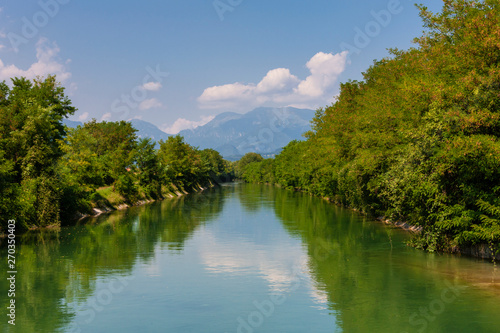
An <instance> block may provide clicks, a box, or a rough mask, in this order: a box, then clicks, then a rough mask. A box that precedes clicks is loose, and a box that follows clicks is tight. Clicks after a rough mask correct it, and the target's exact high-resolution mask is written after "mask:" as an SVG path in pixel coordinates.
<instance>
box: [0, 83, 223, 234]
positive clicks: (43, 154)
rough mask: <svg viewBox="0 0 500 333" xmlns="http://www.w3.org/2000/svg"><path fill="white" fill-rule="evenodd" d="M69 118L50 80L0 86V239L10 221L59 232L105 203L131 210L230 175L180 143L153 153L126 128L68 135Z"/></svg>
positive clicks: (210, 156) (210, 154) (217, 159)
mask: <svg viewBox="0 0 500 333" xmlns="http://www.w3.org/2000/svg"><path fill="white" fill-rule="evenodd" d="M75 110H76V109H75V108H74V107H73V106H71V101H70V100H69V99H68V98H67V97H66V96H65V95H64V88H63V87H61V86H60V85H59V84H58V83H57V82H56V79H55V77H53V76H49V77H48V78H46V79H36V80H33V81H29V80H27V79H25V78H14V79H12V87H9V86H8V85H7V84H6V83H5V82H2V83H0V234H1V233H2V232H5V228H6V225H7V221H8V220H9V219H15V220H16V221H17V225H18V227H17V230H19V231H21V230H23V229H24V230H26V229H29V228H32V227H39V226H49V225H59V224H60V223H61V221H68V220H69V219H71V218H73V217H75V214H76V213H77V212H79V213H87V212H89V211H90V210H91V208H92V207H96V206H102V205H105V206H111V205H112V204H113V202H110V200H108V199H110V198H115V199H116V201H117V202H118V203H128V204H134V203H136V202H137V201H139V200H145V199H158V198H161V197H163V196H165V195H166V194H168V193H172V192H177V191H190V190H193V189H195V188H196V187H198V186H202V185H207V184H209V183H214V182H220V181H224V180H227V179H230V177H231V175H232V171H231V168H232V166H231V164H230V163H229V162H227V161H225V160H223V159H222V156H221V155H220V154H219V153H218V152H216V151H214V150H211V149H206V150H201V151H200V150H198V149H197V148H195V147H192V146H190V145H189V144H187V143H185V142H184V140H183V138H182V137H180V136H174V137H169V138H168V140H167V141H160V142H159V143H160V149H159V150H156V149H155V143H154V142H152V141H151V140H149V139H140V140H139V139H138V138H137V136H136V129H134V128H133V127H132V125H131V124H130V123H129V122H125V121H120V122H106V121H104V122H100V123H99V122H96V121H95V120H92V121H91V122H88V123H86V124H84V125H83V126H78V127H77V128H75V129H68V128H66V127H65V126H64V125H63V122H62V120H63V119H64V118H66V117H68V116H70V115H72V114H73V113H74V112H75ZM228 177H229V178H228Z"/></svg>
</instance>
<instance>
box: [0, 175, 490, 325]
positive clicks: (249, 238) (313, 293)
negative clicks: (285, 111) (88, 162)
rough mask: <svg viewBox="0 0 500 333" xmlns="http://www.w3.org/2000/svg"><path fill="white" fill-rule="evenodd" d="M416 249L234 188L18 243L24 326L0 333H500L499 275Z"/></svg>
mask: <svg viewBox="0 0 500 333" xmlns="http://www.w3.org/2000/svg"><path fill="white" fill-rule="evenodd" d="M407 237H408V235H407V234H406V233H405V232H403V231H401V230H398V229H394V228H391V227H388V226H385V225H381V224H379V223H377V222H373V221H371V220H369V219H367V218H364V217H361V216H359V215H357V214H356V213H353V212H351V211H348V210H344V209H341V208H338V207H336V206H333V205H331V204H328V203H327V202H325V201H323V200H321V199H317V198H313V197H310V196H307V195H304V194H301V193H293V192H289V191H284V190H280V189H276V188H273V187H269V186H259V185H245V184H231V185H227V186H223V187H222V188H220V189H212V190H208V191H205V192H203V193H200V194H194V195H188V196H185V197H181V198H177V199H172V200H165V201H163V202H159V203H154V204H150V205H147V206H143V207H135V208H132V209H129V210H127V211H121V212H115V213H113V214H110V215H106V216H102V217H99V218H97V219H92V220H89V221H86V223H82V224H81V225H78V226H74V227H65V228H62V229H61V231H52V232H43V233H35V234H30V235H26V236H23V237H22V238H18V241H19V242H20V243H22V244H20V245H19V246H18V248H17V270H18V275H17V282H16V288H17V290H16V315H17V318H16V319H17V320H16V326H15V327H14V326H11V325H7V318H6V316H5V313H6V311H5V310H4V311H2V312H1V313H2V314H3V315H2V317H3V319H2V320H1V322H0V330H1V331H2V332H23V333H25V332H26V333H27V332H37V333H38V332H92V333H94V332H179V333H183V332H190V333H193V332H221V333H224V332H241V333H251V332H499V331H500V317H499V313H500V288H499V284H498V281H499V278H498V271H497V269H496V267H495V266H494V265H492V264H491V263H488V262H482V261H476V260H473V259H468V258H460V257H456V256H449V255H433V254H426V253H423V252H421V251H418V250H415V249H412V248H408V247H406V246H405V241H406V240H407ZM2 242H3V244H2V246H1V250H0V254H1V259H2V265H3V266H2V267H4V271H6V270H7V269H6V259H5V258H6V249H5V240H2ZM7 289H8V285H7V281H6V279H2V280H1V281H0V290H1V291H2V294H1V295H0V302H1V305H2V308H3V309H5V308H6V306H7V302H8V299H7V295H6V292H5V291H6V290H7Z"/></svg>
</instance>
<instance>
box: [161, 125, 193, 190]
mask: <svg viewBox="0 0 500 333" xmlns="http://www.w3.org/2000/svg"><path fill="white" fill-rule="evenodd" d="M159 144H160V150H159V152H158V156H159V159H160V163H161V165H162V167H163V173H164V176H165V180H166V182H173V183H175V184H177V185H179V186H181V187H186V188H192V187H194V186H195V185H197V183H198V182H199V181H202V174H203V166H202V161H201V157H200V154H199V152H198V151H197V149H195V148H194V147H192V146H191V145H189V144H187V143H185V142H184V138H183V137H182V136H180V135H176V136H171V137H169V138H168V139H167V141H163V140H160V141H159Z"/></svg>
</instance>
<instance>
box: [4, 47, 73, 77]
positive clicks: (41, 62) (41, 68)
mask: <svg viewBox="0 0 500 333" xmlns="http://www.w3.org/2000/svg"><path fill="white" fill-rule="evenodd" d="M60 51H61V50H60V49H59V47H58V46H57V44H56V43H49V41H48V40H47V39H45V38H41V39H40V40H39V41H38V42H37V44H36V59H37V61H36V62H35V63H33V64H32V65H31V66H30V67H29V68H28V69H26V70H24V69H21V68H18V67H17V66H15V65H5V64H4V63H3V61H2V59H0V80H8V79H10V78H12V77H21V76H24V77H26V78H28V79H34V78H36V77H37V76H42V77H43V76H48V75H56V77H57V80H58V81H59V82H65V81H67V80H68V79H69V78H70V77H71V73H70V72H68V71H67V69H66V65H67V64H68V63H69V62H70V60H66V62H65V63H61V62H59V59H58V54H59V52H60Z"/></svg>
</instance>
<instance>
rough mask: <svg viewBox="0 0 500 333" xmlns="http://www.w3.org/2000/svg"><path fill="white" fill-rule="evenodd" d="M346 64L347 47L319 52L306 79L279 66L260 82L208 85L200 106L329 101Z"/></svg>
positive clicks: (223, 106) (239, 106)
mask: <svg viewBox="0 0 500 333" xmlns="http://www.w3.org/2000/svg"><path fill="white" fill-rule="evenodd" d="M346 64H347V51H344V52H342V53H337V54H332V53H323V52H319V53H317V54H316V55H314V56H313V57H312V58H311V59H310V60H309V61H308V62H307V64H306V67H307V69H309V72H310V75H309V76H308V77H306V78H305V79H303V80H300V79H299V78H298V77H296V76H295V75H292V74H291V73H290V70H289V69H287V68H276V69H273V70H270V71H269V72H267V74H266V76H264V78H263V79H262V80H261V81H260V82H259V83H257V84H253V83H250V84H243V83H240V82H236V83H232V84H225V85H221V86H214V87H209V88H206V89H205V90H204V91H203V94H202V95H201V96H200V97H198V102H199V104H200V107H201V108H207V109H211V108H214V109H215V108H235V109H239V108H241V107H244V108H247V109H248V107H249V106H250V107H256V106H261V105H268V106H284V105H295V106H299V105H300V106H305V107H312V106H317V105H321V104H326V103H327V102H328V100H329V99H331V98H332V97H333V95H334V91H335V88H336V84H337V81H338V78H339V76H340V74H342V72H343V71H344V69H345V67H346ZM316 104H317V105H316Z"/></svg>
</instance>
